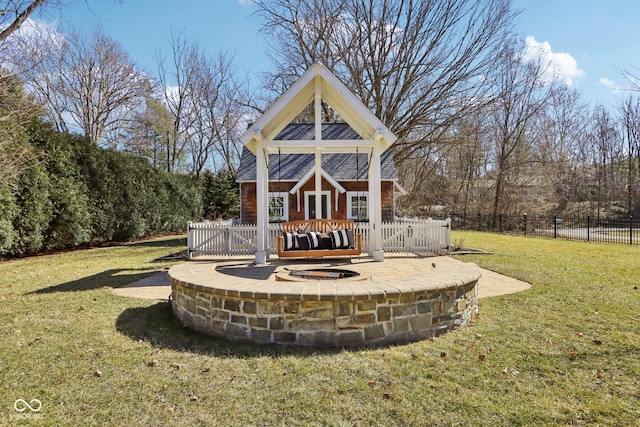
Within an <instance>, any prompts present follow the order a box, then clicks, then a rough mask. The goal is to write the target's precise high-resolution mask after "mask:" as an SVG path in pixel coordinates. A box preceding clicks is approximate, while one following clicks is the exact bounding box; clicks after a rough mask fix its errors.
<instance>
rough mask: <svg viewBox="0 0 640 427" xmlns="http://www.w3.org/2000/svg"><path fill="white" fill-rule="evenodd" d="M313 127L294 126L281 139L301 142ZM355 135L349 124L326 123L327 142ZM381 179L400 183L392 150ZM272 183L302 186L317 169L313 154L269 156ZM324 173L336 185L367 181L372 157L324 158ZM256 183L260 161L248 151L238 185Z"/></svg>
mask: <svg viewBox="0 0 640 427" xmlns="http://www.w3.org/2000/svg"><path fill="white" fill-rule="evenodd" d="M313 127H314V125H313V124H308V123H291V124H289V125H288V126H287V127H286V128H284V129H283V130H282V132H280V134H279V135H278V139H282V140H288V139H294V140H298V139H304V138H301V137H303V136H304V135H305V134H308V133H309V132H311V133H313ZM353 134H355V131H354V130H353V129H351V127H350V126H349V125H348V124H346V123H324V124H323V125H322V135H323V138H325V137H326V139H328V140H329V139H336V140H341V139H345V137H346V136H348V135H353ZM380 162H381V176H382V179H383V180H384V181H395V180H397V179H398V174H397V171H396V167H395V164H394V162H393V155H392V153H391V151H390V150H387V151H384V152H383V153H382V155H381V157H380ZM268 164H269V180H270V181H271V182H277V181H283V182H298V181H300V180H301V179H302V178H303V177H304V176H305V175H306V174H307V173H308V172H309V170H311V169H312V168H313V167H314V155H313V154H281V155H278V154H269V158H268ZM322 169H323V170H324V171H325V172H326V173H327V174H328V175H330V176H331V177H333V179H335V180H336V181H356V180H362V181H364V180H367V179H368V171H369V155H368V154H367V153H360V154H358V155H357V157H356V154H350V153H328V154H323V155H322ZM255 180H256V157H255V155H254V154H253V153H252V152H251V151H250V150H249V149H248V148H247V147H244V148H243V150H242V157H241V158H240V167H239V168H238V177H237V181H238V182H254V181H255Z"/></svg>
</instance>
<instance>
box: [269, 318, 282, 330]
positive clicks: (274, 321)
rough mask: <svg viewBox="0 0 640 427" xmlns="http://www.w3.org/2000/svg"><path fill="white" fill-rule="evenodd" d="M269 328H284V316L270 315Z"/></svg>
mask: <svg viewBox="0 0 640 427" xmlns="http://www.w3.org/2000/svg"><path fill="white" fill-rule="evenodd" d="M269 328H270V329H273V330H280V329H284V317H272V318H271V319H269Z"/></svg>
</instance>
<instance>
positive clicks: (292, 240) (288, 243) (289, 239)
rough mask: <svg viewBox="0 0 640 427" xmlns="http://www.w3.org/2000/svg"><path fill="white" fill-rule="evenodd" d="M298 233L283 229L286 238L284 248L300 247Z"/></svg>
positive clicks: (286, 249) (288, 249)
mask: <svg viewBox="0 0 640 427" xmlns="http://www.w3.org/2000/svg"><path fill="white" fill-rule="evenodd" d="M297 234H298V233H295V232H293V231H283V232H282V236H283V238H284V239H283V240H284V250H285V251H290V250H292V249H299V246H298V239H297V237H296V236H297Z"/></svg>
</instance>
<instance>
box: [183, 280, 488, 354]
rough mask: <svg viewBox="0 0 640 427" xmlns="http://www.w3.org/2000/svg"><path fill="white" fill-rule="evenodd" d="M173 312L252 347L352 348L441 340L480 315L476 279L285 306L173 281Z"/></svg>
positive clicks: (200, 328)
mask: <svg viewBox="0 0 640 427" xmlns="http://www.w3.org/2000/svg"><path fill="white" fill-rule="evenodd" d="M171 282H172V284H171V287H172V295H171V297H172V307H173V312H174V314H175V316H176V317H177V318H178V319H179V320H180V321H181V322H182V324H183V325H185V326H188V327H189V328H192V329H195V330H197V331H201V332H204V333H206V334H210V335H213V336H218V337H223V338H228V339H232V340H237V341H245V342H254V343H264V344H266V343H275V344H284V345H300V346H323V347H326V346H333V347H354V346H373V345H384V344H398V343H405V342H410V341H417V340H421V339H426V338H431V337H435V336H439V335H441V334H443V333H446V332H448V331H451V330H454V329H459V328H461V327H463V326H466V325H467V324H468V323H469V322H471V321H472V320H474V319H475V318H476V316H477V315H478V286H477V280H476V281H473V282H471V283H468V284H464V285H462V286H459V287H455V288H453V289H449V290H446V291H438V290H434V291H426V292H424V293H422V294H420V295H402V294H401V295H400V296H397V297H390V298H389V297H387V298H381V299H368V298H367V299H364V298H363V299H362V300H358V299H356V297H353V298H352V299H347V300H339V301H285V300H271V299H247V298H237V297H227V296H221V295H217V294H214V293H212V292H207V290H206V288H205V287H198V288H199V289H198V290H196V289H192V288H189V287H188V286H183V285H182V283H181V282H179V281H177V280H174V279H172V280H171Z"/></svg>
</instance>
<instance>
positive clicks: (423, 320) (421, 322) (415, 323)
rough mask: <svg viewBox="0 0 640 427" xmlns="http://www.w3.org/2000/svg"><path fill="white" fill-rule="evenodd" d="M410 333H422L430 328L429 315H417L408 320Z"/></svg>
mask: <svg viewBox="0 0 640 427" xmlns="http://www.w3.org/2000/svg"><path fill="white" fill-rule="evenodd" d="M409 325H410V326H411V330H412V331H424V330H426V329H429V328H431V314H419V315H417V316H412V317H410V318H409Z"/></svg>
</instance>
